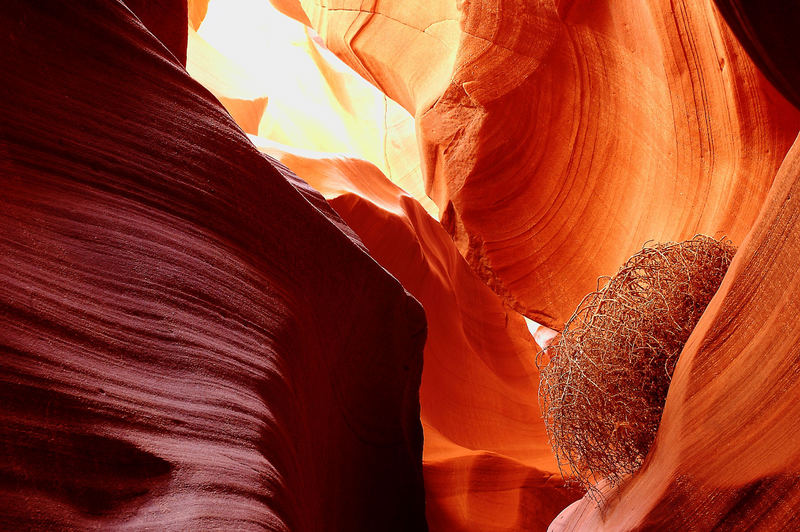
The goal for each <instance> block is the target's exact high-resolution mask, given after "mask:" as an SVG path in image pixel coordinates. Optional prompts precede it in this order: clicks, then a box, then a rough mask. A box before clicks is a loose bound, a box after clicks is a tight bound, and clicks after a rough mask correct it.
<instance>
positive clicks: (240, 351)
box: [0, 0, 426, 531]
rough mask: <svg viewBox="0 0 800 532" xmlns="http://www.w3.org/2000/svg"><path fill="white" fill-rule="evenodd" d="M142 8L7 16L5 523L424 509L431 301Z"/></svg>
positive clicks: (343, 521) (400, 526) (2, 93)
mask: <svg viewBox="0 0 800 532" xmlns="http://www.w3.org/2000/svg"><path fill="white" fill-rule="evenodd" d="M181 16H183V17H185V16H186V13H185V9H184V12H183V14H182V15H181ZM143 21H144V22H145V23H147V22H146V21H147V17H141V19H140V17H137V16H136V15H134V13H133V12H131V11H130V10H129V9H128V6H126V5H125V4H123V3H122V2H118V1H113V2H105V1H104V2H57V1H47V2H25V1H16V0H12V1H10V2H6V3H5V4H4V6H3V9H2V11H1V12H0V27H1V28H2V29H3V35H4V38H3V39H2V40H0V69H2V71H3V72H4V80H3V83H1V84H0V127H2V135H1V136H0V272H2V274H1V275H2V282H1V283H0V404H2V410H1V411H0V417H2V423H0V528H3V529H17V530H22V529H48V530H52V529H70V530H71V529H120V528H124V529H129V530H145V529H146V530H152V529H168V530H187V529H191V530H208V529H225V530H232V529H236V530H245V529H253V530H255V529H258V530H263V529H268V530H276V531H314V530H398V531H399V530H404V531H405V530H425V529H426V524H425V515H424V511H425V510H424V508H425V507H424V492H423V479H422V467H421V452H422V427H421V424H420V421H419V399H418V389H419V382H420V374H421V369H422V348H423V345H424V342H425V336H426V323H425V319H424V315H423V312H422V309H421V307H420V305H419V304H418V303H417V302H416V301H415V300H414V299H413V298H412V297H411V296H409V295H408V293H407V292H406V291H405V290H404V289H403V287H402V286H401V285H400V283H399V282H397V281H396V280H395V279H394V278H392V277H391V276H390V275H388V274H387V273H386V271H385V270H383V269H382V268H380V267H379V266H378V265H377V264H376V263H375V262H374V261H373V260H372V259H371V258H370V257H369V256H368V255H367V254H366V253H365V251H364V246H363V244H362V243H361V242H360V241H359V240H358V239H357V238H356V237H355V235H354V234H353V233H352V231H350V230H349V229H347V228H346V226H345V225H344V223H343V222H342V221H341V219H340V218H339V217H338V216H337V215H336V214H335V213H334V212H333V211H332V210H331V209H330V207H329V206H328V205H327V204H326V203H325V202H324V200H323V199H322V198H321V197H320V196H319V194H317V193H316V192H314V191H312V190H311V189H309V188H308V187H307V186H306V185H304V184H303V183H302V182H300V181H299V180H297V179H296V178H295V177H294V176H291V175H286V176H284V175H282V174H281V172H280V171H279V170H278V169H276V167H275V166H274V165H273V164H271V163H270V161H269V160H267V159H266V158H265V157H264V156H263V155H262V154H260V153H259V152H258V151H257V150H256V149H255V148H254V147H253V145H252V144H251V143H250V142H249V141H248V140H247V138H246V136H245V135H244V133H243V132H242V131H241V130H240V129H239V128H238V127H237V126H236V125H235V123H234V122H233V121H232V120H231V118H230V116H229V115H228V114H227V113H226V112H225V111H224V109H223V108H222V107H221V105H220V104H219V102H218V101H217V100H216V99H215V98H214V97H213V96H212V95H211V94H210V93H209V92H208V91H207V90H205V89H204V88H203V87H202V86H201V85H199V84H198V83H197V82H195V81H194V80H192V79H191V78H190V77H189V75H188V74H187V73H186V71H185V70H184V68H183V66H182V64H181V63H180V61H179V60H178V59H177V58H176V55H178V54H173V53H172V52H171V51H170V49H169V48H168V47H166V46H164V43H162V42H161V41H159V40H158V39H157V37H158V36H159V35H160V32H159V31H155V32H151V31H149V30H148V29H147V27H145V26H144V25H143V24H142V22H143ZM162 22H164V24H167V22H166V21H162ZM181 24H183V27H184V28H185V27H186V20H185V18H184V19H183V21H182V22H181ZM167 25H168V24H167Z"/></svg>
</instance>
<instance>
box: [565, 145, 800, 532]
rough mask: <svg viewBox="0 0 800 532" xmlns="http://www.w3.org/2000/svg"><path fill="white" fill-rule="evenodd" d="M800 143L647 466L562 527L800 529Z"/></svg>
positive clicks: (673, 391) (695, 342)
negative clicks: (598, 506) (799, 319)
mask: <svg viewBox="0 0 800 532" xmlns="http://www.w3.org/2000/svg"><path fill="white" fill-rule="evenodd" d="M799 200H800V141H796V142H795V145H794V147H793V148H792V150H791V151H790V152H789V154H788V155H787V157H786V160H785V161H784V162H783V164H782V165H781V169H780V171H779V172H778V175H777V177H776V179H775V185H774V186H773V188H772V190H771V191H770V193H769V197H768V198H767V201H766V203H765V205H764V209H763V210H762V211H761V214H760V215H759V218H758V220H757V222H756V224H755V226H754V227H753V230H752V231H751V232H750V233H749V234H748V235H747V238H746V239H745V241H744V242H742V245H741V246H740V248H739V250H738V252H737V254H736V256H735V257H734V259H733V262H732V263H731V266H730V269H729V270H728V274H727V275H726V277H725V280H724V281H723V282H722V286H721V287H720V289H719V291H718V292H717V294H716V295H715V296H714V299H712V301H711V303H710V305H709V307H708V308H707V309H706V312H705V313H704V314H703V317H702V318H701V319H700V322H699V323H698V324H697V327H696V328H695V330H694V332H693V333H692V336H691V337H690V338H689V341H688V343H687V344H686V347H685V348H684V350H683V352H682V353H681V356H680V359H679V361H678V365H677V366H676V368H675V374H674V376H673V380H672V384H671V386H670V389H669V394H668V396H667V402H666V405H665V408H664V414H663V417H662V419H661V425H660V427H659V432H658V435H657V436H656V442H655V444H654V446H653V448H652V449H651V452H650V455H649V456H648V458H647V461H646V462H645V464H644V466H643V468H642V470H641V471H640V472H638V473H637V474H636V475H634V476H633V477H632V478H630V480H629V481H628V482H627V483H624V484H623V485H621V486H620V487H619V489H617V490H609V491H608V492H607V494H606V498H607V500H606V501H605V502H604V503H603V505H602V506H601V507H600V508H597V506H596V505H595V502H594V501H592V500H590V499H583V500H581V501H579V502H576V503H574V504H573V505H572V506H570V507H569V508H567V509H566V510H565V511H564V512H563V513H562V514H561V515H560V516H559V517H558V518H557V519H556V520H555V521H554V522H553V524H552V526H551V527H550V529H551V530H553V531H559V530H641V529H644V530H663V529H670V530H712V529H713V530H797V529H798V527H800V466H799V465H798V464H799V463H800V462H799V460H800V425H798V424H797V423H796V422H795V420H797V419H798V416H800V403H799V402H798V401H797V398H798V397H800V379H798V374H800V322H798V319H797V316H798V314H800V271H798V269H797V264H798V261H800V232H798V230H797V226H798V221H800V203H798V201H799Z"/></svg>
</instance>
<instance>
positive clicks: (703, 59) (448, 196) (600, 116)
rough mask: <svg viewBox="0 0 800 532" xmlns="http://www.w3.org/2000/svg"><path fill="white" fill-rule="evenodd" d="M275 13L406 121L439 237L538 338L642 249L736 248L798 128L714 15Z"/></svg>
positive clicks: (618, 11) (317, 9)
mask: <svg viewBox="0 0 800 532" xmlns="http://www.w3.org/2000/svg"><path fill="white" fill-rule="evenodd" d="M289 4H291V2H289V1H288V0H282V1H281V2H277V3H276V5H278V6H279V7H282V8H283V9H284V10H285V11H286V12H287V13H290V14H291V12H296V11H297V8H299V6H300V4H302V8H303V10H304V11H305V13H306V15H307V16H308V19H309V20H310V22H311V23H312V25H313V27H314V28H315V29H316V30H317V31H318V32H319V33H320V35H321V36H322V37H323V38H324V40H325V42H326V44H327V46H328V47H329V48H330V49H331V50H332V51H334V52H335V53H336V54H337V55H339V56H340V57H341V58H342V59H343V60H344V61H345V62H347V63H348V64H350V65H351V66H352V67H353V68H354V69H356V70H357V71H358V72H360V73H362V74H363V75H364V76H365V77H366V78H367V79H369V80H371V81H372V82H373V83H375V84H376V86H378V87H379V88H381V89H382V90H384V91H385V92H386V94H388V95H389V96H391V97H392V98H393V99H395V100H396V101H398V102H399V103H401V104H402V105H403V106H405V107H406V108H407V109H408V110H409V111H410V112H412V113H414V114H415V116H416V119H417V128H418V132H419V139H420V142H421V146H422V163H423V169H424V171H425V179H426V186H427V190H428V193H429V195H430V196H431V197H432V198H433V199H434V200H435V201H436V202H437V204H438V205H439V208H440V209H441V212H442V213H443V214H442V221H443V224H444V225H445V226H446V227H447V228H448V230H449V231H450V232H451V233H452V234H453V235H454V237H455V239H456V241H457V242H458V244H459V246H460V249H461V251H462V253H464V254H465V256H467V258H468V259H469V261H470V263H471V265H472V267H473V269H475V271H477V272H479V273H480V275H481V276H482V277H483V278H484V279H485V280H486V281H487V282H488V283H489V284H490V285H491V286H492V287H493V288H494V289H495V291H496V292H498V293H499V294H501V295H502V296H503V297H504V298H505V300H506V301H507V302H508V303H509V304H511V305H513V306H514V308H516V309H517V310H519V311H521V312H523V313H524V314H525V315H527V316H528V317H530V318H531V319H534V320H535V321H537V322H540V323H543V324H545V325H548V326H551V327H556V328H558V327H560V326H561V324H562V323H563V321H564V320H565V319H566V318H567V317H568V316H569V315H570V313H571V312H572V310H573V309H574V308H575V306H576V305H577V303H578V302H579V300H580V299H581V298H582V297H583V295H585V294H586V293H588V292H590V291H591V290H592V289H593V288H594V286H595V281H596V279H597V277H598V276H600V275H605V274H608V273H610V272H613V271H614V270H615V269H616V268H617V267H619V265H620V264H621V263H622V262H623V261H624V260H625V258H627V257H628V256H630V255H631V254H632V253H633V252H634V251H635V250H637V249H639V248H641V245H642V244H643V243H644V242H645V241H647V240H650V239H655V240H658V241H668V240H674V241H680V240H685V239H686V238H689V237H690V236H692V235H693V234H695V233H697V232H702V233H706V234H712V235H720V234H721V233H726V234H727V235H728V236H730V237H731V238H732V239H733V240H734V241H736V242H739V241H741V240H742V238H744V236H745V235H746V233H747V231H748V230H749V229H750V227H751V225H752V223H753V221H754V219H755V217H756V216H757V214H758V211H759V209H760V207H761V204H762V202H763V200H764V198H765V196H766V194H767V191H768V190H769V187H770V184H771V182H772V179H773V177H774V175H775V171H776V170H777V168H778V166H779V164H780V162H781V160H782V158H783V156H784V154H785V153H786V151H787V149H788V147H789V145H790V144H791V142H792V140H793V139H794V135H795V134H796V132H797V129H798V127H799V126H800V116H799V115H798V113H797V112H796V110H794V109H793V108H792V107H791V106H790V105H789V104H788V103H787V102H786V101H785V100H783V98H782V97H781V96H780V95H779V94H778V93H777V92H776V91H775V90H774V89H773V88H772V87H771V86H770V85H769V83H768V82H767V81H766V80H765V79H764V78H763V76H762V75H761V74H760V73H759V72H758V71H757V69H756V68H755V66H754V65H753V63H752V62H751V61H750V59H749V58H748V57H747V55H746V54H745V53H744V51H743V50H742V47H741V46H740V45H739V44H738V42H737V41H736V40H735V38H733V36H732V34H731V32H730V31H729V30H728V28H727V27H726V25H725V23H724V21H723V20H722V18H721V16H720V15H719V13H718V12H717V11H716V10H715V8H714V7H713V2H712V1H711V0H703V1H701V2H694V1H692V2H690V1H667V0H651V1H648V2H641V1H639V0H630V1H628V0H625V1H620V2H596V1H595V2H588V1H557V2H544V1H537V2H515V3H508V2H505V3H502V4H501V3H499V2H496V1H492V0H482V1H477V0H476V1H468V2H434V3H431V2H425V3H424V4H422V3H420V4H417V3H411V4H409V3H407V2H403V3H398V2H382V3H371V4H370V6H369V7H365V5H364V3H363V2H359V1H356V0H342V1H340V2H336V3H335V4H332V3H329V2H319V1H315V2H302V3H300V2H297V1H296V2H294V6H295V7H294V8H291V9H290V8H289V7H288V6H289Z"/></svg>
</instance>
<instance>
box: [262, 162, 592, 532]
mask: <svg viewBox="0 0 800 532" xmlns="http://www.w3.org/2000/svg"><path fill="white" fill-rule="evenodd" d="M287 150H288V149H287ZM265 151H266V152H267V153H269V154H271V155H273V156H275V157H278V158H279V159H280V160H281V161H282V162H283V163H285V164H286V165H288V166H289V167H290V168H291V169H292V170H293V171H294V172H296V173H297V174H298V175H299V176H301V177H302V178H303V179H305V180H306V181H307V182H308V183H309V184H310V185H311V186H312V187H314V189H316V190H319V191H320V192H322V193H323V195H324V196H325V197H326V198H328V201H329V202H330V204H331V205H332V206H333V208H334V209H336V211H337V212H338V213H339V214H340V215H341V216H342V218H343V219H344V221H345V222H347V224H348V225H349V226H350V227H351V228H352V229H353V230H354V231H355V232H356V233H357V234H358V236H359V238H360V239H361V240H362V241H363V242H364V244H365V245H366V246H367V248H368V249H369V252H370V255H371V256H372V257H374V258H375V260H377V261H378V262H379V263H380V264H381V265H382V266H383V267H385V268H386V269H387V270H388V271H389V272H390V273H392V275H394V276H395V277H397V279H398V280H399V281H400V282H401V283H402V284H403V286H404V287H406V289H407V290H408V291H409V292H410V293H411V294H412V295H414V296H415V297H416V298H417V299H418V300H419V301H420V303H422V305H423V307H424V309H425V314H426V317H427V320H428V340H427V343H426V344H425V355H424V356H425V364H424V368H423V374H422V386H421V388H420V405H421V418H422V424H423V429H424V432H425V446H424V449H423V470H424V475H425V489H426V505H427V509H426V513H427V518H428V524H429V526H430V527H431V530H440V531H449V530H475V531H479V530H480V531H497V532H500V531H508V532H510V531H517V530H544V529H545V528H546V526H547V525H548V524H549V523H550V521H551V520H552V519H553V518H554V517H555V516H556V515H557V514H558V512H559V511H560V510H561V508H563V507H564V506H565V505H566V504H568V503H569V502H571V501H572V500H574V498H575V497H576V496H577V495H578V494H577V493H572V492H570V491H568V490H566V489H564V488H563V486H562V484H563V483H562V481H561V478H560V475H559V473H558V468H557V466H556V463H555V458H554V457H553V455H552V452H551V450H550V446H549V444H548V443H547V437H546V435H545V431H544V425H543V423H542V420H541V415H540V413H539V409H538V403H537V392H536V390H537V383H538V372H537V371H536V367H535V365H534V359H535V355H536V352H537V351H538V348H537V347H536V345H535V344H534V342H533V339H532V337H531V335H530V333H529V332H528V329H527V327H526V326H525V323H524V320H523V318H522V317H521V316H519V315H518V314H516V313H515V312H513V311H510V310H508V309H507V308H505V307H504V306H503V304H502V302H501V300H500V299H499V297H498V296H497V295H496V294H494V293H493V292H492V291H491V290H490V289H489V288H488V287H487V286H486V285H485V284H483V283H482V282H481V281H480V280H479V279H478V278H477V276H475V274H474V273H473V272H472V271H471V270H470V269H469V266H468V265H467V263H466V261H465V260H464V259H463V257H462V256H461V255H460V254H459V253H458V250H457V249H456V247H455V245H454V244H453V241H452V240H451V239H450V236H449V235H448V234H447V233H446V232H445V231H444V229H443V228H442V227H441V225H440V224H439V223H438V222H437V221H436V220H435V219H433V218H431V217H430V216H429V215H428V213H426V212H425V210H424V209H423V208H422V206H421V205H420V204H419V203H417V202H416V201H415V200H414V199H413V198H411V197H410V196H409V195H408V194H407V193H405V192H403V191H402V190H401V189H399V188H398V187H397V186H395V185H394V184H392V183H391V182H390V181H389V180H388V179H387V178H386V177H385V176H384V175H383V174H381V172H380V171H379V170H378V169H377V168H376V167H375V166H373V165H371V164H369V163H367V162H366V161H360V160H356V159H348V158H342V157H335V156H328V157H324V156H320V155H317V156H313V155H303V154H301V153H298V152H295V153H292V152H290V151H286V150H284V151H281V150H277V149H275V148H267V149H265Z"/></svg>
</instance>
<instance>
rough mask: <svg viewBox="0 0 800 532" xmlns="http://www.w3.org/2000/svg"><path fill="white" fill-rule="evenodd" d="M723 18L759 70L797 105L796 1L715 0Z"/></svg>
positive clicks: (799, 42)
mask: <svg viewBox="0 0 800 532" xmlns="http://www.w3.org/2000/svg"><path fill="white" fill-rule="evenodd" d="M715 3H716V4H717V7H718V8H719V10H720V12H721V13H722V15H723V16H724V17H725V22H727V23H728V25H729V26H730V28H731V29H732V30H733V32H734V33H735V34H736V37H737V38H738V39H739V41H740V42H741V43H742V46H744V49H745V50H747V53H748V54H749V55H750V57H751V58H752V59H753V61H755V63H756V64H757V65H758V67H759V68H760V69H761V71H762V72H763V73H764V74H765V75H766V76H767V78H769V80H770V81H771V82H772V83H773V84H774V85H775V87H776V88H777V89H778V90H780V91H781V93H782V94H783V95H784V96H785V97H786V99H787V100H789V101H790V102H792V103H793V104H794V105H795V107H797V108H800V89H798V87H800V55H798V53H797V49H798V47H799V46H800V35H798V33H797V27H798V24H800V4H797V3H796V2H781V1H780V0H770V1H766V0H765V1H762V2H742V1H740V0H715Z"/></svg>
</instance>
